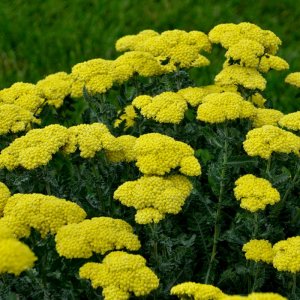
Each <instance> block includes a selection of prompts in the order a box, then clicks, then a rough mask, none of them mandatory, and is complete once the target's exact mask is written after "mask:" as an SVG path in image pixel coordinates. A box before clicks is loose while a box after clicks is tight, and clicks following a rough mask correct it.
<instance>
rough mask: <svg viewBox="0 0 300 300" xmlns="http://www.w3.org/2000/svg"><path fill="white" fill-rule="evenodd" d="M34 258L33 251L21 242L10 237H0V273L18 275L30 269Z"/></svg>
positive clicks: (35, 258)
mask: <svg viewBox="0 0 300 300" xmlns="http://www.w3.org/2000/svg"><path fill="white" fill-rule="evenodd" d="M36 260H37V257H36V256H35V255H34V253H33V252H32V251H31V250H30V249H29V247H28V246H27V245H25V244H23V243H22V242H20V241H18V240H16V239H12V238H8V239H0V274H5V273H10V274H14V275H15V276H19V275H20V274H21V273H22V272H23V271H25V270H27V269H31V268H32V267H33V265H34V262H35V261H36Z"/></svg>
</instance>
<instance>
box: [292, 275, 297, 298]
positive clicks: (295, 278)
mask: <svg viewBox="0 0 300 300" xmlns="http://www.w3.org/2000/svg"><path fill="white" fill-rule="evenodd" d="M292 280H293V285H292V295H293V298H294V299H297V296H296V287H297V273H294V274H293V277H292Z"/></svg>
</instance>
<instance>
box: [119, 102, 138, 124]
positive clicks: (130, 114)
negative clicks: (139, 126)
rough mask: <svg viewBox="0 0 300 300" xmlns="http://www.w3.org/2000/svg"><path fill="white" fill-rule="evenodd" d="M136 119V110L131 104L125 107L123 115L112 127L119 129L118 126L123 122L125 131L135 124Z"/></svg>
mask: <svg viewBox="0 0 300 300" xmlns="http://www.w3.org/2000/svg"><path fill="white" fill-rule="evenodd" d="M136 117H137V113H136V110H135V108H134V106H133V105H132V104H129V105H127V106H126V107H125V108H124V110H123V113H122V114H121V115H120V116H119V117H118V119H116V120H115V122H114V127H119V125H120V124H121V123H122V122H124V125H125V129H128V128H130V127H132V126H133V125H134V123H135V118H136Z"/></svg>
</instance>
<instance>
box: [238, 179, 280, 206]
mask: <svg viewBox="0 0 300 300" xmlns="http://www.w3.org/2000/svg"><path fill="white" fill-rule="evenodd" d="M235 185H236V187H235V188H234V196H235V198H236V199H237V200H238V201H241V204H240V206H241V207H242V208H244V209H247V210H249V211H251V212H256V211H257V210H260V209H265V207H266V205H268V204H271V205H274V204H275V203H277V202H278V201H279V200H280V194H279V192H278V191H277V190H276V189H275V188H273V187H272V184H271V183H270V182H269V181H268V180H266V179H263V178H258V177H255V176H254V175H251V174H247V175H244V176H242V177H240V178H239V179H238V180H236V181H235Z"/></svg>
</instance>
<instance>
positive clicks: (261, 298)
mask: <svg viewBox="0 0 300 300" xmlns="http://www.w3.org/2000/svg"><path fill="white" fill-rule="evenodd" d="M244 299H245V300H288V299H287V298H285V297H283V296H281V295H279V294H276V293H251V294H249V295H248V296H239V295H224V297H221V298H220V300H244Z"/></svg>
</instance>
